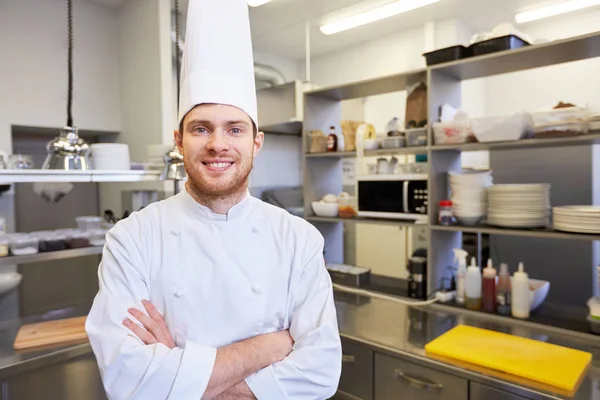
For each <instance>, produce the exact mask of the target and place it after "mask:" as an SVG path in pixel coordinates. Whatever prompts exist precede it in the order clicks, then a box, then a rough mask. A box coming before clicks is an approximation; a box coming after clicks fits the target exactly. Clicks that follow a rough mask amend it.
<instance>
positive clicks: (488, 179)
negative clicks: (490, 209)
mask: <svg viewBox="0 0 600 400" xmlns="http://www.w3.org/2000/svg"><path fill="white" fill-rule="evenodd" d="M448 179H449V183H450V190H451V191H452V197H451V198H450V200H452V214H453V215H454V217H456V220H457V221H458V222H459V223H460V224H462V225H467V226H473V225H477V224H478V223H479V221H481V219H482V218H483V216H484V215H485V213H486V211H487V188H488V187H490V186H491V185H492V183H493V178H492V171H473V172H449V173H448Z"/></svg>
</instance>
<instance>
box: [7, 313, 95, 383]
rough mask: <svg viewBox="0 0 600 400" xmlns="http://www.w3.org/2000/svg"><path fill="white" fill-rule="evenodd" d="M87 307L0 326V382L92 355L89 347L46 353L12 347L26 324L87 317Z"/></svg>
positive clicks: (14, 320) (38, 350)
mask: <svg viewBox="0 0 600 400" xmlns="http://www.w3.org/2000/svg"><path fill="white" fill-rule="evenodd" d="M88 311H89V306H87V307H73V308H65V309H60V310H56V311H50V312H47V313H44V314H40V315H35V316H29V317H25V318H18V319H12V320H7V321H1V322H0V379H4V378H7V377H9V376H12V375H17V374H21V373H24V372H27V371H32V370H35V369H38V368H42V367H44V366H47V365H50V364H54V363H59V362H64V361H66V360H69V359H74V358H77V357H80V356H82V355H86V354H90V353H91V352H92V348H91V346H90V345H89V343H84V344H78V345H66V346H54V347H49V348H43V349H33V350H24V351H15V350H14V348H13V343H14V341H15V338H16V337H17V333H18V332H19V328H20V327H21V325H23V324H28V323H35V322H43V321H50V320H54V319H63V318H71V317H78V316H83V315H86V314H87V312H88Z"/></svg>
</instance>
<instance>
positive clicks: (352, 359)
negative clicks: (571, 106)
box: [342, 354, 356, 364]
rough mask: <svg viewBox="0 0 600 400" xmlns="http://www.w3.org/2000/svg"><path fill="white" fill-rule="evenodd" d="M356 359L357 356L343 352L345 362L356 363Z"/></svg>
mask: <svg viewBox="0 0 600 400" xmlns="http://www.w3.org/2000/svg"><path fill="white" fill-rule="evenodd" d="M354 361H356V357H354V356H350V355H348V354H342V362H343V363H348V364H354Z"/></svg>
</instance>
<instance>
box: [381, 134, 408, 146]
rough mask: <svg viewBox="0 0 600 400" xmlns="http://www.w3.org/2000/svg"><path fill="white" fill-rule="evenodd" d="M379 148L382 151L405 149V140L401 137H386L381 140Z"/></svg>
mask: <svg viewBox="0 0 600 400" xmlns="http://www.w3.org/2000/svg"><path fill="white" fill-rule="evenodd" d="M381 147H383V148H384V149H398V148H400V147H406V138H405V137H403V136H394V137H386V138H385V139H382V140H381Z"/></svg>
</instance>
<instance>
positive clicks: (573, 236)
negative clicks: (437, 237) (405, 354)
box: [431, 225, 600, 241]
mask: <svg viewBox="0 0 600 400" xmlns="http://www.w3.org/2000/svg"><path fill="white" fill-rule="evenodd" d="M431 230H433V231H445V232H468V233H484V234H488V235H503V236H525V237H532V238H540V239H563V240H590V241H596V240H600V235H594V234H588V233H569V232H562V231H556V230H554V229H512V228H499V227H492V226H488V225H478V226H460V225H452V226H444V225H433V226H431Z"/></svg>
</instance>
